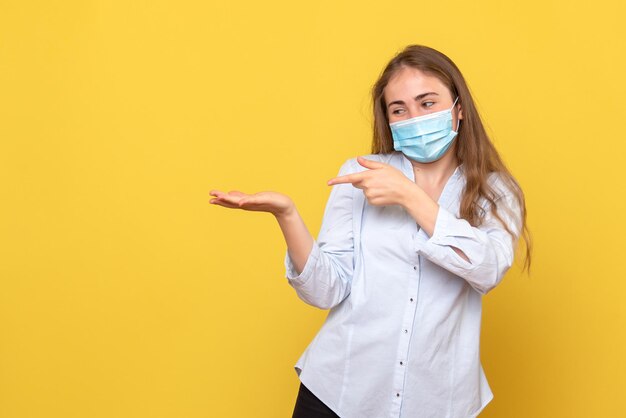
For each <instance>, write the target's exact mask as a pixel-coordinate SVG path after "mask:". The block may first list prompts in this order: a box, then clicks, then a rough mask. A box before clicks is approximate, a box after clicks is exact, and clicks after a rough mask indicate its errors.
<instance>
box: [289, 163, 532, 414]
mask: <svg viewBox="0 0 626 418" xmlns="http://www.w3.org/2000/svg"><path fill="white" fill-rule="evenodd" d="M366 158H368V159H372V160H376V161H381V162H384V163H387V164H390V165H392V166H394V167H396V168H398V169H400V170H401V171H402V172H403V173H404V174H405V175H406V176H407V177H408V178H410V179H411V180H413V181H415V177H414V173H413V168H412V165H411V163H410V161H409V160H407V158H406V157H405V156H404V155H403V154H401V153H392V154H387V155H370V156H368V157H366ZM363 170H364V168H363V167H361V166H360V165H359V164H358V163H357V162H356V160H355V159H352V160H349V161H347V162H346V163H345V164H344V165H343V166H342V168H341V170H340V175H344V174H349V173H354V172H358V171H363ZM489 181H490V184H492V185H493V186H494V187H495V188H496V190H498V192H499V196H501V197H500V198H499V199H498V200H497V205H498V210H499V211H498V214H499V215H500V216H501V217H502V218H503V219H504V220H505V222H507V224H508V226H509V228H510V229H511V230H512V231H513V232H514V235H515V238H514V237H512V236H511V235H510V234H509V233H508V232H507V231H506V230H505V229H504V227H503V226H502V225H501V224H500V223H499V222H498V221H497V220H496V219H495V218H493V217H492V216H491V213H490V211H489V209H488V207H487V206H486V205H483V206H484V208H485V210H487V215H486V218H485V222H484V223H483V225H481V226H480V227H478V228H476V227H472V226H471V225H470V224H469V223H468V222H467V221H465V220H464V219H459V205H460V199H461V195H462V192H463V187H464V184H465V178H464V176H463V167H462V166H459V167H457V169H456V170H455V172H454V174H453V175H452V176H451V177H450V179H449V180H448V181H447V183H446V185H445V187H444V189H443V192H442V194H441V197H440V198H439V202H438V203H439V205H440V209H439V212H438V215H437V219H436V223H435V229H434V233H433V235H432V236H431V237H429V236H428V235H427V234H426V232H425V231H424V230H422V229H421V228H420V227H419V226H418V225H417V224H416V222H415V220H414V219H413V218H412V217H411V216H410V215H409V214H408V212H407V211H406V210H405V209H404V208H403V207H401V206H372V205H369V204H368V203H367V201H366V200H365V198H364V196H363V192H362V190H360V189H357V188H354V187H353V186H352V185H351V184H340V185H336V186H334V187H333V190H332V192H331V195H330V198H329V200H328V204H327V206H326V211H325V213H324V219H323V222H322V228H321V231H320V233H319V236H318V239H317V240H316V242H315V244H314V245H313V250H312V251H311V254H310V255H309V258H308V260H307V262H306V265H305V266H304V269H303V271H302V272H301V273H300V274H298V272H297V271H296V270H295V269H294V266H293V264H292V261H291V260H290V258H289V254H287V256H286V258H285V264H286V268H287V279H288V281H289V284H291V285H292V286H293V288H294V289H295V290H296V292H297V294H298V296H299V297H300V298H301V299H302V300H304V301H305V302H307V303H309V304H311V305H314V306H317V307H320V308H323V309H330V312H329V314H328V317H327V319H326V321H325V323H324V324H323V326H322V328H321V329H320V331H319V332H318V334H317V335H316V336H315V338H314V339H313V341H312V342H311V343H310V345H309V346H308V347H307V349H306V351H305V352H304V354H303V355H302V356H301V357H300V359H299V360H298V362H297V364H296V366H295V367H296V371H297V372H298V374H299V377H300V380H301V381H302V383H303V384H304V385H305V386H306V387H307V388H308V389H309V390H310V391H311V392H313V393H314V394H315V395H316V396H317V397H318V398H319V399H320V400H321V401H322V402H324V403H325V404H326V405H327V406H328V407H329V408H330V409H332V410H333V411H335V413H337V415H339V416H340V417H342V418H383V417H406V418H426V417H429V418H467V417H475V416H477V415H478V414H479V413H480V411H482V409H483V408H484V407H485V406H486V405H487V403H489V402H490V401H491V399H492V398H493V395H492V392H491V390H490V388H489V385H488V383H487V380H486V378H485V374H484V372H483V369H482V366H481V364H480V356H479V341H480V321H481V302H482V295H483V294H485V293H487V292H488V291H489V290H490V289H492V288H493V287H494V286H496V285H497V284H498V283H499V282H500V280H501V279H502V277H503V275H504V273H505V272H506V271H507V270H508V268H509V267H510V266H511V264H512V262H513V257H514V247H515V245H516V243H517V238H516V237H518V236H519V231H520V224H521V222H520V210H519V205H518V203H517V200H516V198H515V196H514V195H513V194H512V193H510V192H509V191H507V189H506V188H504V187H503V186H502V182H500V181H498V177H497V175H495V174H494V175H492V176H491V177H490V179H489ZM452 247H456V248H459V249H460V250H462V251H463V253H464V254H465V255H466V256H467V257H468V258H469V260H470V261H469V262H467V261H466V260H464V259H463V258H462V257H460V256H459V255H458V254H457V253H456V252H455V251H454V250H453V249H452Z"/></svg>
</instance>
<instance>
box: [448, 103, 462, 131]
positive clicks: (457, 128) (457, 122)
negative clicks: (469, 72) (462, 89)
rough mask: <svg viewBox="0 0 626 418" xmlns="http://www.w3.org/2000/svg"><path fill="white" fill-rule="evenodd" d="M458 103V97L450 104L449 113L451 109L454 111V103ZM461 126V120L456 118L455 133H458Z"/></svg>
mask: <svg viewBox="0 0 626 418" xmlns="http://www.w3.org/2000/svg"><path fill="white" fill-rule="evenodd" d="M458 101H459V96H456V99H454V103H452V107H451V108H450V111H452V109H454V106H456V102H458ZM460 126H461V119H459V118H458V117H457V119H456V130H455V132H459V127H460Z"/></svg>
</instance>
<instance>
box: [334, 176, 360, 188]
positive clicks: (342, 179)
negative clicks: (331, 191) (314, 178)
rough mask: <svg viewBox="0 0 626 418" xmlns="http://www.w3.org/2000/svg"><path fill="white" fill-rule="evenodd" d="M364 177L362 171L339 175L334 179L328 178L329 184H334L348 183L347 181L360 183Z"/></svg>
mask: <svg viewBox="0 0 626 418" xmlns="http://www.w3.org/2000/svg"><path fill="white" fill-rule="evenodd" d="M362 179H363V174H362V173H356V174H347V175H345V176H338V177H335V178H333V179H330V180H328V185H329V186H332V185H335V184H346V183H352V184H354V183H358V182H360V181H361V180H362Z"/></svg>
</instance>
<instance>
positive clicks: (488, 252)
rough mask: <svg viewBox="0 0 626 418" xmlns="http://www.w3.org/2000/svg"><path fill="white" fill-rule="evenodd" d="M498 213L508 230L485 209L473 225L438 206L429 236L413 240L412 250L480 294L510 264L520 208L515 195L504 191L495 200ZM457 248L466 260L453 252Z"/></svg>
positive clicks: (490, 285) (517, 230) (518, 233)
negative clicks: (452, 274)
mask: <svg viewBox="0 0 626 418" xmlns="http://www.w3.org/2000/svg"><path fill="white" fill-rule="evenodd" d="M496 205H497V208H498V215H499V216H500V217H501V218H502V220H503V222H504V223H506V225H507V227H508V228H509V229H510V231H511V232H512V234H511V233H509V232H508V231H507V230H506V229H505V227H504V225H503V224H502V223H501V222H500V221H498V220H497V219H496V218H495V217H494V216H493V214H492V213H491V211H490V210H489V208H485V210H486V216H485V220H484V222H483V224H482V225H480V226H479V227H473V226H472V225H470V223H469V222H467V221H466V220H465V219H459V218H457V217H456V216H454V215H453V214H452V213H450V212H449V211H448V210H446V209H444V208H442V207H440V208H439V213H438V214H437V219H436V222H435V229H434V232H433V235H432V236H431V237H430V238H424V239H422V240H421V241H418V242H417V248H416V250H417V251H418V252H419V253H420V254H421V255H423V256H424V257H426V258H427V259H428V260H430V261H432V262H433V263H435V264H437V265H439V266H441V267H443V268H445V269H446V270H448V271H450V272H452V273H454V274H455V275H457V276H459V277H461V278H463V279H465V280H466V281H467V282H468V283H469V284H470V285H471V286H472V287H473V288H474V289H476V290H477V291H478V292H479V293H481V294H483V295H484V294H486V293H487V292H489V291H490V290H491V289H493V288H494V287H495V286H496V285H497V284H498V283H500V281H501V280H502V277H503V276H504V274H505V273H506V272H507V270H508V269H509V268H510V267H511V266H512V264H513V259H514V256H515V247H516V245H517V241H518V238H519V235H520V231H521V210H520V205H519V202H518V200H517V197H516V196H515V194H513V193H511V192H510V191H505V192H503V194H502V195H501V197H500V198H498V199H497V200H496ZM453 247H455V248H458V249H459V250H461V251H462V252H463V253H464V254H465V255H466V256H467V258H468V259H469V262H468V261H467V260H465V259H464V258H463V257H461V256H460V255H459V254H457V252H456V251H454V249H453Z"/></svg>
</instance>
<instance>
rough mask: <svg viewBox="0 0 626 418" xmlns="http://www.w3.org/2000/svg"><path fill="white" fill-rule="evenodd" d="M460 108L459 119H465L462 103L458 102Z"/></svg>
mask: <svg viewBox="0 0 626 418" xmlns="http://www.w3.org/2000/svg"><path fill="white" fill-rule="evenodd" d="M457 106H458V109H459V113H458V118H459V119H463V109H462V108H461V105H460V104H458V105H457Z"/></svg>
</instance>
